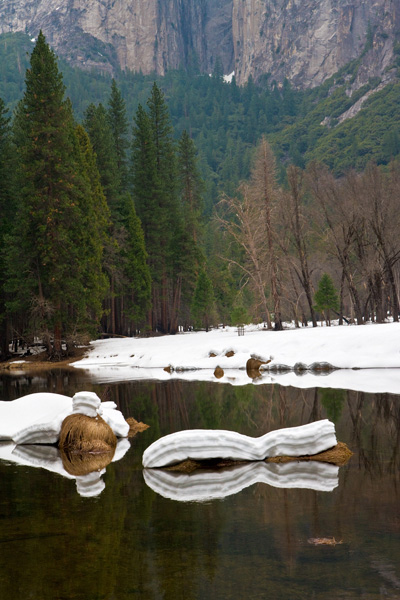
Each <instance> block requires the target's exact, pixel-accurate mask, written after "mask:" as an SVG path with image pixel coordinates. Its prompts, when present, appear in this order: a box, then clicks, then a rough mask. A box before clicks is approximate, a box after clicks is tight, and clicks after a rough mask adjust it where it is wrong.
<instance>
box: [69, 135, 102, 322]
mask: <svg viewBox="0 0 400 600" xmlns="http://www.w3.org/2000/svg"><path fill="white" fill-rule="evenodd" d="M76 135H77V140H78V145H79V146H78V149H77V151H78V153H79V154H78V157H77V158H78V165H80V167H81V169H82V177H83V178H85V180H86V182H87V185H86V186H85V194H83V195H82V197H81V205H80V208H81V218H82V233H83V237H82V238H81V240H79V241H80V246H81V249H82V251H83V252H84V256H83V257H82V258H83V260H82V271H83V280H84V283H85V288H84V298H85V307H86V311H87V312H86V315H85V320H86V323H87V324H89V323H91V324H92V325H93V326H96V325H98V322H99V319H100V317H101V315H102V313H103V300H104V297H105V295H106V293H107V290H108V279H107V277H106V274H105V272H104V270H103V260H104V256H103V255H104V247H105V246H106V245H107V243H108V229H109V225H110V211H109V208H108V205H107V201H106V198H105V195H104V191H103V188H102V186H101V182H100V174H99V171H98V168H97V164H96V156H95V154H94V152H93V147H92V145H91V143H90V140H89V136H88V135H87V133H86V131H85V130H84V129H83V127H82V126H80V125H79V126H78V127H77V128H76ZM85 261H86V264H85Z"/></svg>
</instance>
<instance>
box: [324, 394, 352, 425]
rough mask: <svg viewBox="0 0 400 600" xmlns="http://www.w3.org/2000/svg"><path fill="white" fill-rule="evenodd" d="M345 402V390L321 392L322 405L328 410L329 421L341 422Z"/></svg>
mask: <svg viewBox="0 0 400 600" xmlns="http://www.w3.org/2000/svg"><path fill="white" fill-rule="evenodd" d="M345 401H346V398H345V392H344V390H334V389H329V388H326V389H322V390H321V404H322V406H323V407H324V408H325V410H326V414H327V416H328V419H330V420H331V421H333V422H334V423H337V422H338V421H339V419H340V416H341V414H342V410H343V406H344V403H345Z"/></svg>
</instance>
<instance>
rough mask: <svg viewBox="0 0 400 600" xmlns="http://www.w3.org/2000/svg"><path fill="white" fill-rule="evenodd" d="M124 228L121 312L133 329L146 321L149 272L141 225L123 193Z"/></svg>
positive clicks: (149, 284) (149, 286) (149, 281)
mask: <svg viewBox="0 0 400 600" xmlns="http://www.w3.org/2000/svg"><path fill="white" fill-rule="evenodd" d="M124 228H125V233H126V237H125V243H124V245H123V248H122V252H121V254H122V259H123V263H124V286H123V291H124V295H125V297H126V301H125V308H124V313H125V315H126V316H127V318H128V319H129V321H130V326H129V329H130V330H132V329H138V328H140V327H141V325H142V324H143V323H144V322H145V320H146V317H147V311H148V310H149V308H150V306H151V276H150V269H149V267H148V264H147V258H148V255H147V252H146V247H145V242H144V234H143V229H142V225H141V222H140V219H139V217H138V216H137V214H136V211H135V206H134V204H133V201H132V198H131V197H130V196H126V218H125V220H124ZM131 325H132V326H131Z"/></svg>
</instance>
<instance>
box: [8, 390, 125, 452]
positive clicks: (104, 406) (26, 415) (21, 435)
mask: <svg viewBox="0 0 400 600" xmlns="http://www.w3.org/2000/svg"><path fill="white" fill-rule="evenodd" d="M74 413H79V414H85V415H88V416H91V417H93V416H96V415H97V414H99V415H101V416H102V418H103V419H104V420H105V421H106V423H108V424H109V425H110V427H111V429H112V430H113V431H114V434H115V435H116V436H117V437H126V436H127V435H128V432H129V425H128V423H127V422H126V421H125V419H124V417H123V415H122V413H121V412H120V411H119V410H116V404H114V402H101V400H100V398H99V397H98V396H97V395H96V394H95V393H93V392H78V393H77V394H75V396H74V397H73V398H70V397H68V396H63V395H61V394H52V393H42V392H39V393H36V394H29V395H27V396H23V397H22V398H17V399H16V400H12V401H11V402H0V441H13V442H14V443H15V444H56V443H57V442H58V438H59V435H60V431H61V425H62V422H63V421H64V419H65V417H67V416H68V415H70V414H74Z"/></svg>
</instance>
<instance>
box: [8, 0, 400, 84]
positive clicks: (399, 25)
mask: <svg viewBox="0 0 400 600" xmlns="http://www.w3.org/2000/svg"><path fill="white" fill-rule="evenodd" d="M399 21H400V0H146V2H143V0H7V1H2V2H0V33H5V32H10V31H11V32H16V31H23V32H27V33H29V34H30V35H31V36H36V35H37V33H38V31H39V29H42V30H43V32H44V34H45V35H46V38H47V40H48V42H49V43H50V44H51V45H52V46H53V47H54V48H55V50H56V51H57V53H58V54H59V55H61V56H64V57H65V58H67V59H68V60H69V61H70V62H71V63H72V64H74V65H78V66H80V67H82V68H89V69H91V68H96V69H99V70H102V71H110V72H112V71H113V70H114V69H115V68H116V67H117V66H120V67H122V68H123V69H130V70H132V71H139V70H141V71H142V72H143V73H149V72H152V71H156V72H157V73H159V74H164V73H165V71H166V70H167V69H170V68H177V67H180V66H183V67H185V68H190V67H199V68H200V70H201V71H203V72H211V71H212V70H213V69H214V68H215V65H216V64H217V63H218V62H220V63H221V66H222V68H223V71H224V72H225V73H230V72H231V71H233V70H234V71H235V73H236V78H237V81H238V83H239V84H243V83H245V82H246V81H247V80H248V78H249V76H250V75H251V76H252V77H253V78H254V79H255V80H258V79H259V78H260V77H261V76H262V75H264V74H266V73H268V74H270V76H271V79H275V80H276V81H277V82H282V81H283V80H284V78H285V77H287V78H288V79H289V80H290V81H291V82H292V84H293V85H294V86H295V87H299V88H304V87H313V86H316V85H319V84H320V83H322V82H323V81H325V80H326V79H327V78H328V77H330V76H331V75H332V74H333V73H335V72H336V71H338V69H339V68H340V67H341V66H343V65H344V64H346V63H347V62H349V61H350V60H352V59H354V58H357V57H359V56H360V55H362V61H361V67H360V69H359V78H360V79H359V82H358V83H359V85H362V83H364V82H365V81H366V80H368V78H369V77H371V76H380V77H381V76H382V74H383V73H385V72H388V70H389V67H390V64H391V61H392V59H393V43H394V41H395V39H396V34H397V33H398V32H400V22H399Z"/></svg>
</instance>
